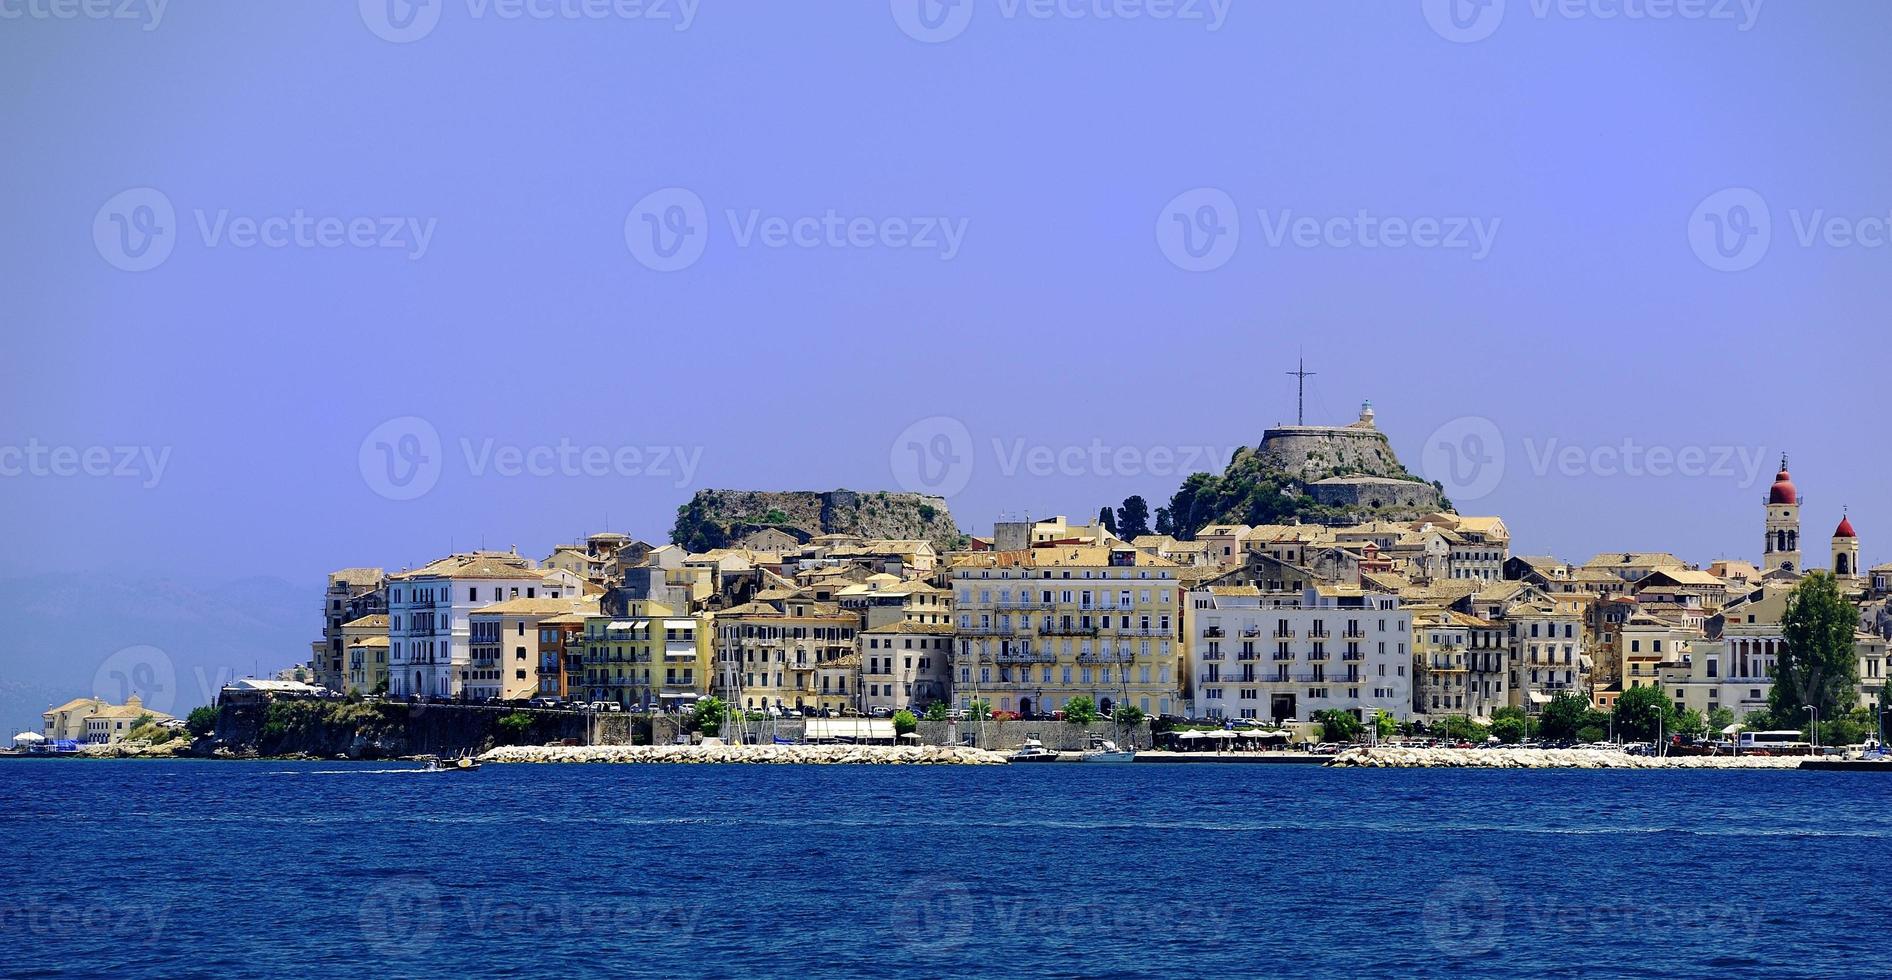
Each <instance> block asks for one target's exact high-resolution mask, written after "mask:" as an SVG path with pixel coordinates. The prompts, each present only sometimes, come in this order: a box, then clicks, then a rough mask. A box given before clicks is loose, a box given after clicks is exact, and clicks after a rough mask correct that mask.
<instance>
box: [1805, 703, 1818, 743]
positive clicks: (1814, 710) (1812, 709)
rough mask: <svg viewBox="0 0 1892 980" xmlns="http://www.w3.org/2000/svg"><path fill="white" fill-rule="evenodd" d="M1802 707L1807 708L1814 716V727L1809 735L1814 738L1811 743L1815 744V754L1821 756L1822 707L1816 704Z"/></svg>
mask: <svg viewBox="0 0 1892 980" xmlns="http://www.w3.org/2000/svg"><path fill="white" fill-rule="evenodd" d="M1802 707H1804V708H1806V709H1807V710H1808V711H1809V712H1811V713H1812V714H1813V727H1812V729H1811V730H1810V731H1809V732H1808V734H1809V735H1811V736H1812V738H1811V741H1812V743H1813V754H1814V755H1819V754H1820V707H1819V705H1816V704H1808V705H1803V706H1802Z"/></svg>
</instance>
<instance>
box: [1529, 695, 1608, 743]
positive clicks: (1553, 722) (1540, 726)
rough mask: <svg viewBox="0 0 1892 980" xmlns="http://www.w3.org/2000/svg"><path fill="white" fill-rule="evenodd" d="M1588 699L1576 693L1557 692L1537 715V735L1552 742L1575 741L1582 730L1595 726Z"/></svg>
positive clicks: (1593, 714) (1595, 722)
mask: <svg viewBox="0 0 1892 980" xmlns="http://www.w3.org/2000/svg"><path fill="white" fill-rule="evenodd" d="M1595 715H1596V712H1594V711H1592V710H1591V708H1590V699H1589V698H1586V697H1584V696H1583V695H1582V694H1579V693H1577V692H1576V691H1559V692H1557V694H1556V696H1555V697H1553V698H1551V699H1550V703H1549V704H1547V705H1544V707H1543V710H1541V711H1539V712H1538V713H1537V731H1538V734H1540V735H1542V736H1543V737H1544V738H1546V739H1549V740H1551V741H1553V742H1567V741H1572V740H1574V739H1576V737H1577V735H1578V733H1579V732H1581V731H1583V729H1584V728H1586V727H1590V726H1594V725H1597V720H1596V718H1595V717H1594V716H1595Z"/></svg>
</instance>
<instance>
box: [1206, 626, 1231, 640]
mask: <svg viewBox="0 0 1892 980" xmlns="http://www.w3.org/2000/svg"><path fill="white" fill-rule="evenodd" d="M1202 635H1203V637H1204V638H1205V639H1211V640H1213V639H1218V638H1220V637H1224V636H1227V635H1228V634H1227V633H1225V632H1223V631H1222V627H1220V626H1209V627H1205V628H1204V629H1203V631H1202Z"/></svg>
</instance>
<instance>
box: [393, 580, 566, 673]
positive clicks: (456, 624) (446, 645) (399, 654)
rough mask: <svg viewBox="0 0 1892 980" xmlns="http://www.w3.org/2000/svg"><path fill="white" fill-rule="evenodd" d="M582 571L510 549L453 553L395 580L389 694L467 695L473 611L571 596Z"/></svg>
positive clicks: (470, 669)
mask: <svg viewBox="0 0 1892 980" xmlns="http://www.w3.org/2000/svg"><path fill="white" fill-rule="evenodd" d="M582 589H583V587H582V585H581V584H580V582H579V579H578V577H577V576H575V575H573V574H572V573H570V572H568V571H561V570H559V569H540V568H537V567H535V566H534V565H533V563H532V560H531V559H529V558H524V557H521V556H520V555H518V554H515V553H512V552H506V551H475V552H469V553H466V554H458V555H448V556H447V557H445V558H442V559H440V560H438V561H435V562H432V563H430V564H428V565H425V566H423V567H421V568H417V569H414V570H413V571H408V572H402V573H400V574H398V575H393V576H390V577H389V580H388V693H389V694H390V695H392V696H394V697H406V696H408V695H412V694H421V695H425V696H427V697H441V698H444V697H460V696H463V695H465V694H466V693H467V682H468V680H469V679H470V678H471V671H472V652H471V648H470V643H469V641H470V638H471V636H472V626H471V622H470V617H471V616H472V614H473V611H474V610H476V609H478V608H480V607H481V606H488V605H492V604H493V603H495V602H504V601H506V600H508V599H537V598H546V599H564V598H570V597H576V596H578V595H580V594H581V592H582Z"/></svg>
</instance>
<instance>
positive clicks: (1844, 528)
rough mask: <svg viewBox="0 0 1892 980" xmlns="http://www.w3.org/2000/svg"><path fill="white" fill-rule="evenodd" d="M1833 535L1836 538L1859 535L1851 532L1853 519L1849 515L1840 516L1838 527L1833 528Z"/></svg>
mask: <svg viewBox="0 0 1892 980" xmlns="http://www.w3.org/2000/svg"><path fill="white" fill-rule="evenodd" d="M1833 536H1834V537H1836V538H1856V537H1858V536H1859V535H1857V534H1854V533H1853V519H1852V518H1850V517H1841V518H1840V519H1839V527H1836V528H1834V529H1833Z"/></svg>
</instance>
